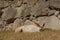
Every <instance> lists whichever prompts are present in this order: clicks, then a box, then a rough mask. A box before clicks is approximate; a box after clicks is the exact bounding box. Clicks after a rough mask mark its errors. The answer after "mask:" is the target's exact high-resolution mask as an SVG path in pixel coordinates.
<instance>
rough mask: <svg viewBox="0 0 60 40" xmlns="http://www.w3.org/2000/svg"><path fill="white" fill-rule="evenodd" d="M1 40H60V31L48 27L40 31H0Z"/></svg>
mask: <svg viewBox="0 0 60 40" xmlns="http://www.w3.org/2000/svg"><path fill="white" fill-rule="evenodd" d="M0 40H60V31H55V30H50V29H46V30H45V31H43V32H39V33H14V32H8V31H4V32H0Z"/></svg>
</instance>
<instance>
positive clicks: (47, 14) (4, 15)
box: [0, 0, 60, 31]
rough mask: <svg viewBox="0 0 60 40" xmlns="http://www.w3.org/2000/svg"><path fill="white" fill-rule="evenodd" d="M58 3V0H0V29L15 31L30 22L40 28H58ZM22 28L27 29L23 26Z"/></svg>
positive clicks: (59, 25) (59, 27)
mask: <svg viewBox="0 0 60 40" xmlns="http://www.w3.org/2000/svg"><path fill="white" fill-rule="evenodd" d="M59 5H60V1H59V0H0V31H4V30H6V31H7V30H9V31H15V29H17V28H19V27H22V26H24V25H32V24H33V25H34V26H35V25H36V28H37V27H40V29H45V28H50V29H53V30H60V6H59ZM27 20H28V21H27ZM28 28H30V31H32V30H31V29H33V30H36V29H35V27H33V28H31V27H28ZM19 30H20V29H19ZM22 30H23V31H24V30H29V29H27V27H24V28H22Z"/></svg>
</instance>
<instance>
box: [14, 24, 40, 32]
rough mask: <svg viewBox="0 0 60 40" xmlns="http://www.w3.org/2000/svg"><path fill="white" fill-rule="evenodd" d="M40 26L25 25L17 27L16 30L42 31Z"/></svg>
mask: <svg viewBox="0 0 60 40" xmlns="http://www.w3.org/2000/svg"><path fill="white" fill-rule="evenodd" d="M40 29H41V28H40V27H37V26H35V25H24V26H21V27H18V28H16V30H15V32H20V31H21V30H22V32H40Z"/></svg>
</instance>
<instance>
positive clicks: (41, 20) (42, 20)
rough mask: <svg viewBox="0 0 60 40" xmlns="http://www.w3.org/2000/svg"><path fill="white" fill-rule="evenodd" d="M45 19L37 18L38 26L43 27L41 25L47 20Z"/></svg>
mask: <svg viewBox="0 0 60 40" xmlns="http://www.w3.org/2000/svg"><path fill="white" fill-rule="evenodd" d="M47 18H48V17H39V18H38V21H37V22H38V24H39V25H40V26H42V27H43V24H45V23H46V21H47V20H48V19H47Z"/></svg>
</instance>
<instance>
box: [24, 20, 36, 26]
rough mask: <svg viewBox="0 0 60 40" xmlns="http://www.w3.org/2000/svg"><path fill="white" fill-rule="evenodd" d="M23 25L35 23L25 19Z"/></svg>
mask: <svg viewBox="0 0 60 40" xmlns="http://www.w3.org/2000/svg"><path fill="white" fill-rule="evenodd" d="M24 25H36V24H35V23H34V22H32V21H30V20H26V21H25V24H24Z"/></svg>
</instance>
